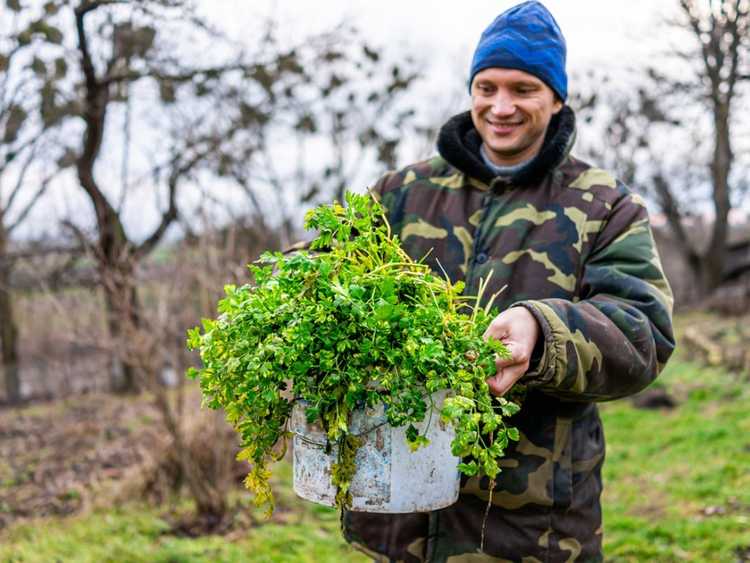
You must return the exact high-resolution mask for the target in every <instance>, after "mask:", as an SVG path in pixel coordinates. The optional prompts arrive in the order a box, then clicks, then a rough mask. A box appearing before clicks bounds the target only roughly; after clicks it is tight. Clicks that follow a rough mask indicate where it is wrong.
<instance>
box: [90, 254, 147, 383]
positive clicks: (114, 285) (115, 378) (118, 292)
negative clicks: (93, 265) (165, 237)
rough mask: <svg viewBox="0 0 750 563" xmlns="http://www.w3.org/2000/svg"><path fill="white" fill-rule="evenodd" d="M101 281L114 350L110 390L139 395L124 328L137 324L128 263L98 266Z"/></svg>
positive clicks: (136, 302) (132, 275)
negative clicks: (128, 355) (128, 354)
mask: <svg viewBox="0 0 750 563" xmlns="http://www.w3.org/2000/svg"><path fill="white" fill-rule="evenodd" d="M100 275H101V276H102V280H103V282H104V283H103V289H104V302H105V306H106V311H107V327H108V329H109V336H110V338H111V339H112V343H113V345H114V348H115V351H114V353H113V354H112V355H111V360H110V362H111V363H110V389H111V390H112V391H114V392H115V393H138V392H139V391H140V390H141V385H140V384H139V381H138V368H137V367H136V366H135V365H133V363H132V362H131V361H130V360H129V359H128V358H127V355H126V353H125V351H126V350H127V349H128V343H127V342H125V341H124V340H123V339H124V338H126V337H127V336H126V335H127V332H128V331H127V330H126V327H132V328H138V326H139V325H140V303H139V300H138V291H137V289H136V285H135V273H134V271H133V266H132V264H130V263H125V264H119V265H107V264H100Z"/></svg>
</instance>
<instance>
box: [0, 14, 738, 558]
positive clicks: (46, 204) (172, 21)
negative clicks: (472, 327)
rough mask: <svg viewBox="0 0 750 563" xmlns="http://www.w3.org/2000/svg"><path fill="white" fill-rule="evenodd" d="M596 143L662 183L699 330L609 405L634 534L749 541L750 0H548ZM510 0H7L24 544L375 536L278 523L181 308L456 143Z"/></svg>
mask: <svg viewBox="0 0 750 563" xmlns="http://www.w3.org/2000/svg"><path fill="white" fill-rule="evenodd" d="M544 3H545V4H546V5H547V6H548V8H549V9H550V10H551V11H552V13H553V14H554V15H555V17H556V18H557V20H558V22H559V24H560V26H561V28H562V30H563V32H564V33H565V35H566V37H567V40H568V73H569V81H570V88H569V89H570V92H571V98H570V100H569V104H570V105H571V106H572V107H573V109H574V110H576V112H577V116H578V124H579V131H578V141H577V145H576V148H575V149H574V154H575V155H576V156H578V157H580V158H583V159H584V160H588V161H590V162H593V163H596V164H597V165H599V166H601V167H604V168H608V169H610V170H613V171H614V172H616V173H617V175H618V176H619V177H620V178H622V179H623V180H624V181H625V182H626V183H628V184H629V185H630V186H631V187H632V188H633V189H634V190H635V191H637V192H638V193H640V194H641V195H642V196H643V197H644V199H645V200H646V202H647V204H648V207H649V210H650V213H651V217H652V223H653V226H654V229H655V237H656V239H657V243H658V246H659V250H660V253H661V256H662V260H663V262H664V266H665V269H666V271H667V274H668V277H669V280H670V282H671V284H672V287H673V290H674V293H675V299H676V308H675V311H676V316H675V322H676V326H677V331H678V351H677V354H676V357H675V358H674V360H673V361H672V362H671V363H670V365H669V366H668V368H667V370H666V371H665V372H664V373H663V375H662V376H661V377H660V378H659V379H658V380H657V381H656V382H655V383H654V385H653V386H652V387H650V388H649V389H647V390H646V391H645V392H643V393H641V394H640V395H638V396H636V397H634V398H633V399H630V400H623V401H618V402H615V403H612V404H606V405H603V407H602V416H603V419H604V423H605V431H606V433H607V435H608V454H607V455H608V462H607V464H605V493H604V503H605V524H604V537H605V549H606V553H607V560H611V561H678V560H680V561H682V560H692V561H750V417H747V412H748V410H749V409H750V392H749V391H748V389H747V388H748V382H749V379H750V351H749V350H750V322H748V321H750V194H749V193H748V192H749V191H750V118H749V117H748V112H747V108H748V107H750V1H748V0H716V1H714V0H650V1H646V0H628V1H627V2H626V1H625V0H611V1H608V2H599V1H594V0H577V1H576V2H564V1H563V0H548V1H546V2H544ZM513 4H514V2H510V1H499V2H498V1H495V2H489V1H486V0H474V1H472V2H471V3H470V5H469V4H468V3H459V2H449V1H447V0H446V1H442V0H441V1H433V2H427V1H425V0H418V1H412V2H408V3H407V2H403V1H401V2H396V1H392V0H381V1H380V2H377V3H376V2H366V1H364V0H350V1H348V2H345V1H344V0H328V1H324V2H317V3H311V2H293V1H291V0H276V1H271V0H267V1H255V2H248V1H247V0H243V1H240V0H193V1H189V0H131V1H128V0H50V1H44V0H0V344H1V346H2V348H1V352H2V353H1V354H0V561H357V560H363V561H364V560H365V559H364V558H361V557H360V556H359V555H357V554H355V553H354V552H353V551H351V550H350V549H349V548H348V547H347V546H346V544H345V543H344V542H343V540H342V539H341V534H340V532H339V529H338V526H339V524H338V515H337V513H336V512H335V511H332V510H329V509H326V508H324V507H319V506H314V505H311V504H309V503H305V502H303V501H300V500H298V499H296V498H295V496H294V494H293V493H292V492H291V489H290V468H289V465H288V463H285V462H282V463H281V464H279V466H278V468H277V471H276V474H275V476H274V487H275V489H276V491H277V496H278V500H277V510H276V512H275V513H274V516H273V518H272V519H271V520H265V519H263V518H262V516H261V515H260V514H259V513H258V512H256V511H255V510H254V509H253V508H252V502H251V500H250V499H249V497H248V495H247V494H246V493H245V492H244V490H243V488H242V485H241V481H242V478H243V476H244V474H245V473H246V472H247V466H246V465H243V463H244V462H243V463H240V462H236V461H234V456H235V454H236V451H237V442H236V439H235V436H234V433H233V431H232V430H231V429H230V428H228V427H227V425H226V424H225V423H224V421H223V417H222V415H221V413H215V412H212V411H209V410H206V409H201V408H200V394H199V391H198V389H197V385H196V383H194V382H191V381H189V380H187V379H186V378H185V377H184V373H185V370H186V368H187V367H189V366H190V365H193V364H194V363H195V362H196V361H197V358H196V357H195V356H194V355H192V354H191V353H188V352H187V350H186V348H185V331H186V329H187V328H189V327H192V326H194V325H196V324H197V323H199V321H200V319H201V318H202V317H213V316H215V315H216V310H215V307H216V301H217V299H219V298H220V297H221V295H222V293H223V286H224V285H225V284H228V283H239V284H242V283H247V282H248V279H249V278H248V274H247V269H246V264H247V263H248V262H251V261H252V260H254V259H256V258H257V257H258V255H259V254H260V253H261V252H262V251H264V250H267V249H281V248H284V247H285V246H287V245H289V244H290V243H293V242H294V241H297V240H300V239H302V238H305V237H306V236H308V235H306V234H305V233H304V232H302V229H301V227H302V217H303V215H304V212H305V211H306V210H307V209H309V208H310V207H312V206H315V205H318V204H320V203H326V202H330V201H332V200H334V199H341V197H342V194H343V192H344V190H347V189H350V190H353V191H359V192H361V191H364V190H365V189H366V188H367V186H368V185H372V184H373V183H374V182H375V180H377V178H378V177H379V176H380V175H381V174H382V173H383V172H384V171H386V170H388V169H393V168H396V167H399V166H402V165H406V164H408V163H410V162H413V161H415V160H418V159H422V158H425V157H427V156H430V155H432V154H434V153H435V149H434V142H435V138H436V134H437V131H438V130H439V128H440V126H441V125H442V124H443V123H444V122H445V121H446V120H447V119H448V118H449V117H450V116H451V115H453V114H455V113H458V112H460V111H464V110H465V109H468V107H469V97H468V93H467V85H466V80H467V73H468V67H469V62H470V57H471V54H472V51H473V49H474V46H475V45H476V41H477V40H478V38H479V35H480V34H481V32H482V30H483V29H484V27H485V26H486V25H488V24H489V23H490V22H491V21H492V19H493V18H494V17H495V16H496V15H497V14H499V13H500V12H501V11H503V10H504V9H506V8H508V7H510V6H511V5H513Z"/></svg>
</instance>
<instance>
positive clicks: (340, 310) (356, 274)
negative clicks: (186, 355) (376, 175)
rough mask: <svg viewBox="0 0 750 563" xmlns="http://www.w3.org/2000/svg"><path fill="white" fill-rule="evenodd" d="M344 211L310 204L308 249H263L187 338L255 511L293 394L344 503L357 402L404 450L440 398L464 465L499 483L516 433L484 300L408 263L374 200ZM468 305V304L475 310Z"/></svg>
mask: <svg viewBox="0 0 750 563" xmlns="http://www.w3.org/2000/svg"><path fill="white" fill-rule="evenodd" d="M346 201H347V204H348V206H347V207H342V206H341V205H339V204H337V203H334V204H333V205H329V206H321V207H318V208H316V209H314V210H312V211H311V212H309V213H308V215H307V216H306V219H305V227H306V228H307V229H317V231H318V236H317V237H316V238H315V239H314V240H313V241H312V243H311V244H310V249H311V250H313V251H320V252H319V253H314V252H313V253H310V252H307V251H300V252H298V253H296V254H294V255H292V256H284V255H282V254H280V253H274V254H271V253H268V254H265V255H264V256H263V257H262V258H261V260H260V263H259V264H257V265H253V266H251V270H252V272H253V274H254V276H255V285H254V286H253V285H245V286H242V287H235V286H227V287H226V288H225V292H226V296H225V297H224V298H223V299H222V300H221V301H220V302H219V306H218V310H219V313H220V314H219V316H218V318H217V319H215V320H204V321H203V331H202V333H201V330H200V329H199V328H198V327H196V328H194V329H192V330H191V331H189V346H190V347H191V348H192V349H198V350H200V354H201V358H202V360H203V368H201V369H195V368H194V369H192V370H190V372H189V375H190V376H191V377H197V378H199V379H200V385H201V389H202V391H203V393H204V397H205V402H206V404H207V405H208V406H210V407H212V408H223V409H224V410H225V411H226V414H227V417H228V419H229V421H230V422H231V423H232V424H233V425H234V426H235V428H236V429H237V430H238V432H239V433H240V435H241V438H242V446H243V449H242V451H241V452H240V454H239V457H240V458H241V459H247V460H249V461H250V462H251V464H252V469H251V471H250V473H249V475H248V477H247V480H246V485H247V486H248V488H249V489H251V490H252V491H254V492H255V494H256V503H258V504H265V505H267V507H268V508H269V512H270V510H272V509H273V498H272V494H271V489H270V487H269V484H268V478H269V476H270V473H269V470H268V464H269V462H271V461H273V460H274V459H277V458H278V457H279V456H280V455H281V452H283V449H284V447H283V446H284V445H285V441H286V438H288V436H289V432H288V430H287V423H288V420H289V417H290V413H291V409H292V402H293V401H292V399H290V397H293V398H295V399H301V400H304V401H306V403H307V404H308V405H309V407H308V408H307V410H306V415H307V418H308V421H310V422H313V421H315V420H319V421H320V422H321V423H322V425H323V427H324V428H325V430H326V432H327V435H328V438H329V440H330V441H331V442H335V443H338V444H339V445H340V447H339V448H338V450H339V452H340V454H339V456H340V457H339V461H338V463H337V464H336V465H335V467H334V468H333V469H334V470H333V479H332V481H333V484H334V485H335V486H336V487H337V491H338V495H337V503H338V505H339V506H340V507H346V506H347V505H348V504H349V503H350V501H351V497H350V495H349V491H348V488H349V483H350V481H351V476H352V474H353V471H354V463H353V459H354V454H355V453H356V448H357V440H356V439H353V438H354V437H353V436H351V435H350V434H349V431H348V430H349V427H348V424H349V415H350V413H351V412H352V410H353V409H356V408H358V407H361V406H365V405H366V406H370V407H373V406H375V405H377V404H378V403H382V404H383V405H384V406H385V407H386V413H387V418H388V422H389V423H390V424H391V425H393V426H402V425H409V426H408V428H407V432H406V434H407V439H408V441H409V444H410V446H412V448H417V447H419V446H421V445H424V444H425V443H426V442H427V438H426V437H425V436H424V435H420V434H419V432H418V431H417V429H416V427H415V426H414V425H413V423H414V422H418V421H420V420H422V419H423V418H424V417H425V415H426V414H427V413H428V411H429V409H430V408H431V406H432V405H431V400H430V396H431V394H432V393H433V392H435V391H438V390H441V389H449V390H450V391H451V396H450V397H449V398H448V399H446V400H445V402H444V404H443V407H442V410H441V416H442V418H443V419H444V420H446V421H448V422H450V423H451V424H453V426H454V427H455V430H456V437H455V440H454V441H453V443H452V450H453V454H454V455H457V456H461V457H462V458H463V461H462V463H461V464H460V465H459V468H460V470H461V471H462V472H463V473H465V474H467V475H476V474H478V473H482V474H485V475H488V476H489V477H490V478H491V479H492V478H494V477H495V476H496V475H497V473H498V472H499V471H500V469H499V467H498V459H499V458H500V457H502V455H503V452H504V450H505V448H506V446H507V444H508V441H509V440H518V430H517V429H515V428H512V427H508V426H506V424H505V421H504V419H505V418H507V417H509V416H512V415H513V414H515V413H516V412H517V411H518V409H519V406H518V405H517V404H516V403H514V402H512V401H510V400H507V399H505V398H497V397H493V396H491V395H490V394H489V390H488V387H487V384H486V381H485V380H486V378H487V377H489V376H491V375H493V374H494V373H495V355H496V354H498V355H501V356H507V354H508V350H507V349H506V348H505V346H504V345H503V344H502V343H501V342H499V341H496V340H489V341H484V339H483V338H482V334H483V332H484V330H485V329H486V327H487V326H488V324H489V322H490V320H491V316H490V311H491V307H492V302H493V298H489V299H488V300H487V303H486V305H485V306H484V307H479V306H478V303H479V300H480V299H481V297H482V295H481V294H482V293H483V289H484V287H486V280H484V282H483V283H482V284H481V286H480V287H481V289H480V292H479V293H480V295H479V296H475V297H469V296H463V295H461V293H462V291H463V284H462V283H456V284H452V283H451V282H450V281H449V280H447V279H443V278H442V277H439V276H436V275H434V274H433V273H432V272H431V270H430V269H429V267H428V266H426V265H425V264H423V263H419V262H415V261H413V260H412V259H411V258H410V257H409V256H408V255H407V254H406V253H405V252H404V250H403V249H402V248H401V247H400V245H399V242H398V239H397V238H396V237H394V236H392V235H391V232H390V227H389V225H388V223H387V221H386V219H385V215H384V214H383V209H382V207H381V206H380V204H379V203H377V202H376V201H374V200H373V199H372V198H370V197H369V196H362V195H355V194H347V197H346ZM472 304H474V305H475V306H472Z"/></svg>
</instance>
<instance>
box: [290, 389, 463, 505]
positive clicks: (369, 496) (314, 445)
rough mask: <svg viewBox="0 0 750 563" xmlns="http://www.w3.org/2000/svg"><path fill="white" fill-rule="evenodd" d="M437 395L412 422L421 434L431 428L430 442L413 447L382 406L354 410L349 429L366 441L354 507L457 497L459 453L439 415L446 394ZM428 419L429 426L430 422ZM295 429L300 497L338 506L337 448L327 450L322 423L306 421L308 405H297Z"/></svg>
mask: <svg viewBox="0 0 750 563" xmlns="http://www.w3.org/2000/svg"><path fill="white" fill-rule="evenodd" d="M446 394H447V393H446V392H445V391H441V392H438V393H435V394H434V395H433V402H434V404H435V408H434V409H433V411H432V414H430V412H429V411H428V413H427V415H426V416H425V419H424V420H423V421H422V422H421V423H419V424H415V425H414V426H416V427H417V429H418V430H419V432H420V434H421V433H423V432H424V430H425V428H427V434H426V435H427V438H429V440H430V443H429V444H428V445H427V446H422V447H421V448H419V449H418V450H417V451H415V452H412V451H411V450H410V449H409V446H408V445H407V443H406V436H405V433H406V428H407V427H408V425H407V426H402V427H399V428H392V427H391V426H389V425H388V423H387V422H386V418H385V416H384V414H383V407H382V405H381V406H379V407H378V408H376V409H367V410H361V411H355V412H354V413H352V417H351V422H350V429H351V431H352V433H353V434H356V435H358V436H359V437H360V438H361V439H362V440H363V444H362V446H361V447H360V448H359V450H357V455H356V457H355V465H356V473H355V474H354V477H353V479H352V484H351V488H350V492H351V494H352V510H355V511H361V512H382V513H391V514H395V513H407V512H429V511H431V510H438V509H440V508H445V507H446V506H450V505H451V504H453V503H454V502H456V500H457V499H458V489H459V483H460V478H459V473H458V469H457V466H458V461H459V460H458V458H457V457H456V456H454V455H453V454H451V447H450V445H451V442H452V441H453V438H454V436H455V432H454V430H453V427H452V426H451V425H450V424H445V423H444V422H442V421H441V420H440V407H441V405H442V403H443V400H444V399H445V397H446ZM428 424H429V426H428ZM291 428H292V432H293V433H294V439H293V449H294V492H295V493H297V495H299V496H300V497H302V498H304V499H307V500H310V501H313V502H316V503H319V504H325V505H328V506H334V505H335V498H336V489H335V487H334V486H333V485H332V484H331V466H332V464H333V463H335V462H336V459H337V456H338V448H337V447H336V445H335V444H332V445H331V448H330V453H326V445H327V440H326V434H325V432H324V431H323V429H322V428H321V427H320V426H319V425H318V424H308V423H307V420H306V418H305V406H304V405H302V404H299V403H297V404H295V406H294V408H293V410H292V418H291Z"/></svg>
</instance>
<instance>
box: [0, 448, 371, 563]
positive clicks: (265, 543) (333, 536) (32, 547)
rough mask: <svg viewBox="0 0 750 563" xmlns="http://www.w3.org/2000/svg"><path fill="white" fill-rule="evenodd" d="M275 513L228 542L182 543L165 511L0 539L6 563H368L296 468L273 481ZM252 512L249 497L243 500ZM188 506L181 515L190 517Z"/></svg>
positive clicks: (114, 514)
mask: <svg viewBox="0 0 750 563" xmlns="http://www.w3.org/2000/svg"><path fill="white" fill-rule="evenodd" d="M273 484H274V489H275V491H276V496H277V498H276V501H277V511H276V513H275V514H274V517H273V518H272V519H271V520H270V521H264V520H262V519H261V518H260V513H254V514H252V516H253V520H254V521H256V523H255V524H252V525H247V526H246V527H239V528H238V529H237V530H235V531H233V532H231V533H230V534H229V535H228V536H204V537H200V538H188V537H176V536H175V535H173V534H171V533H170V529H171V526H170V524H169V523H168V522H167V521H166V520H165V519H164V517H163V516H162V511H160V510H159V509H156V508H153V507H148V506H145V505H143V504H136V503H132V504H126V505H124V506H121V507H117V508H102V509H98V510H94V511H92V512H90V513H88V514H85V515H81V516H77V517H74V518H69V519H54V518H50V519H38V520H35V521H32V522H28V523H25V524H21V525H16V526H14V527H13V528H12V529H11V530H10V531H9V532H7V533H5V534H4V535H0V562H2V563H21V562H23V563H37V562H39V563H41V562H45V563H47V562H56V561H61V562H66V563H67V562H69V561H70V562H76V563H108V562H111V563H136V562H137V563H141V562H143V563H145V562H148V563H151V562H154V563H182V562H185V563H187V562H191V563H192V562H198V561H201V562H204V561H205V562H211V563H213V562H217V563H218V562H227V563H228V562H245V561H253V563H256V562H257V563H286V562H289V561H295V562H296V561H299V562H302V563H306V562H309V563H319V562H326V561H331V562H334V561H336V562H338V561H347V562H348V561H351V562H353V563H356V562H359V561H363V562H364V561H369V559H367V558H364V557H363V556H361V555H360V554H358V553H356V552H354V551H353V550H352V549H351V548H350V547H349V546H347V545H346V543H345V542H344V540H343V539H342V537H341V533H340V531H339V520H338V512H337V511H335V510H333V509H331V508H327V507H324V506H319V505H314V504H312V503H308V502H305V501H302V500H300V499H297V498H296V497H295V496H294V494H293V492H292V491H291V467H290V466H289V464H288V463H281V464H279V465H278V466H277V467H276V472H275V477H274V481H273ZM237 500H238V501H239V502H241V503H243V504H244V505H249V504H250V499H249V498H248V497H247V495H242V496H241V498H240V499H237ZM190 509H191V506H190V504H189V503H185V504H184V505H181V506H180V507H179V510H180V511H189V510H190Z"/></svg>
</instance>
